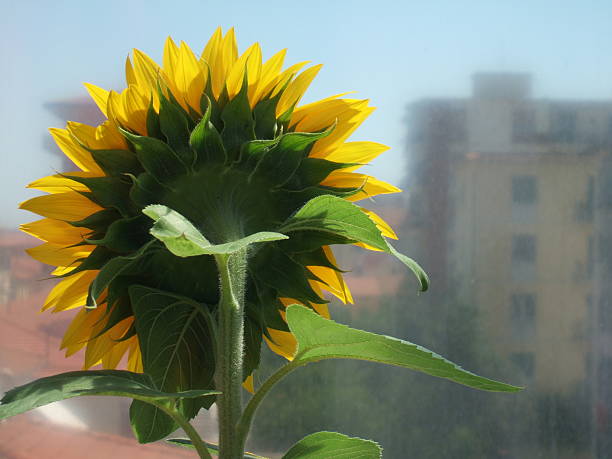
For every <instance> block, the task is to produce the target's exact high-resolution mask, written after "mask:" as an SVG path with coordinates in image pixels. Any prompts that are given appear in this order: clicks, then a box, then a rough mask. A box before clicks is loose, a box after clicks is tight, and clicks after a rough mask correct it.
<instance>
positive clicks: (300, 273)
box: [249, 248, 328, 304]
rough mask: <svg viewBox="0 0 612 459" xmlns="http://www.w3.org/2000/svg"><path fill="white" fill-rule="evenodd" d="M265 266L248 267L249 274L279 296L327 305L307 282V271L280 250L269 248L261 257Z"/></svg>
mask: <svg viewBox="0 0 612 459" xmlns="http://www.w3.org/2000/svg"><path fill="white" fill-rule="evenodd" d="M261 258H262V260H265V264H263V265H260V266H250V267H249V270H250V271H251V274H252V275H253V276H254V277H255V278H256V279H258V280H260V281H261V282H263V283H264V284H266V285H269V286H270V287H272V288H274V289H276V290H277V292H278V294H279V296H282V297H286V298H295V299H296V300H299V301H302V302H311V303H316V304H324V303H328V301H326V300H324V299H323V298H321V297H320V296H319V295H318V294H317V292H315V291H314V290H313V289H312V287H311V285H310V283H309V282H308V280H307V275H308V272H307V269H306V268H304V267H303V266H302V265H300V264H298V263H296V262H295V261H293V260H292V259H291V258H290V257H289V256H287V254H285V253H284V252H283V251H282V250H279V249H276V248H269V249H268V253H266V255H265V256H262V257H261Z"/></svg>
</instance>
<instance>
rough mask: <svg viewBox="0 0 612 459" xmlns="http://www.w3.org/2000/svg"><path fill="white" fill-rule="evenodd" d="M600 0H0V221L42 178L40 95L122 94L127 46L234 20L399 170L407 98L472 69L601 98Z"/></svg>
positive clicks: (611, 7) (450, 90)
mask: <svg viewBox="0 0 612 459" xmlns="http://www.w3.org/2000/svg"><path fill="white" fill-rule="evenodd" d="M610 24H612V2H609V1H607V2H606V1H601V2H587V1H582V2H578V1H565V2H564V1H554V2H553V1H531V2H529V1H513V2H510V1H507V2H506V1H470V2H457V1H428V2H425V1H384V0H383V1H376V2H372V1H355V0H352V1H344V0H338V1H333V0H329V1H309V2H277V1H274V2H268V1H257V2H253V1H225V2H218V1H217V2H207V1H199V2H196V1H179V0H174V1H165V2H162V1H143V0H137V1H130V0H123V1H114V0H108V1H105V2H82V1H54V2H48V3H47V2H34V1H23V0H22V1H20V2H15V3H14V2H9V1H7V0H1V1H0V30H2V31H3V40H2V41H1V42H0V57H2V63H3V65H2V72H0V88H2V102H1V103H0V126H2V129H3V131H4V132H3V135H2V136H0V149H1V151H2V161H3V166H2V168H1V172H0V174H1V177H0V179H1V180H0V192H1V193H0V210H1V211H2V212H1V214H0V215H2V217H1V218H0V227H14V226H15V225H16V224H18V223H20V222H25V221H30V220H32V219H33V218H32V216H31V215H29V214H28V213H27V212H23V211H18V210H17V209H16V206H17V204H18V202H20V201H22V200H24V199H26V198H27V197H29V196H33V195H35V194H36V192H32V191H31V190H25V189H24V188H23V187H24V185H25V184H26V183H28V182H29V181H32V180H33V179H35V178H37V177H40V176H43V175H47V174H49V173H52V172H53V171H54V169H55V168H57V167H58V162H57V160H56V159H55V158H54V157H53V156H52V155H50V154H49V153H47V152H46V151H45V149H44V147H43V139H44V136H45V133H46V129H47V127H50V126H55V127H62V126H63V124H64V123H63V121H62V120H59V119H57V118H56V117H55V116H54V115H52V114H50V113H49V112H48V111H47V110H46V109H45V108H44V107H43V104H44V103H45V102H49V101H54V100H62V99H67V98H75V97H79V96H85V94H86V93H85V90H84V88H83V86H82V83H83V82H85V81H88V82H92V83H95V84H98V85H100V86H103V87H110V88H115V89H121V88H122V84H123V63H124V60H125V57H126V55H127V54H128V53H129V52H130V49H131V48H134V47H136V48H139V49H141V50H143V51H145V52H147V53H148V54H149V55H151V57H153V58H154V59H156V60H159V58H160V57H161V51H162V48H163V43H164V40H165V38H166V36H168V35H171V36H172V37H173V38H174V39H175V40H177V41H178V40H184V41H186V42H187V43H189V44H190V46H191V47H192V48H193V49H194V50H197V51H200V50H201V48H202V46H203V45H204V43H205V42H206V41H207V40H208V38H209V36H210V35H211V33H212V32H213V30H214V29H215V28H216V27H217V26H218V25H221V26H223V27H224V29H227V28H229V27H231V26H234V27H235V28H236V32H237V36H238V43H239V47H240V50H241V51H242V50H244V49H245V48H246V47H247V46H248V45H249V44H251V43H252V42H254V41H259V42H260V44H261V45H262V48H263V52H264V57H266V56H270V55H272V54H273V53H274V52H275V51H277V50H279V49H281V48H288V49H289V52H288V58H287V62H288V63H293V62H297V61H301V60H311V61H312V62H313V63H322V64H324V68H323V70H322V71H321V73H320V74H319V76H318V77H317V79H316V80H315V82H314V83H313V85H312V86H311V89H310V90H309V92H308V93H307V95H306V99H305V100H306V101H308V100H316V99H318V98H322V97H326V96H328V95H331V94H335V93H339V92H345V91H357V96H359V97H363V98H370V99H371V101H372V104H373V105H374V106H377V107H378V110H377V111H376V112H375V113H374V114H373V115H372V116H371V118H370V119H369V120H368V121H366V123H365V124H364V125H363V126H362V128H361V129H360V130H359V131H358V132H357V133H356V134H355V136H354V137H353V139H354V140H365V139H367V140H375V141H379V142H382V143H386V144H388V145H390V146H391V147H392V150H391V151H390V152H388V153H386V154H385V155H383V156H382V157H381V158H379V159H378V160H377V161H375V163H374V164H373V165H372V166H371V167H370V168H369V171H368V172H369V173H370V174H372V175H375V176H378V177H379V178H382V179H385V180H388V181H391V182H394V183H398V182H399V181H400V180H401V179H402V176H403V174H404V172H405V165H404V159H403V157H404V155H405V151H406V150H405V147H404V138H405V135H406V130H407V125H406V121H405V111H406V105H407V104H408V103H410V102H412V101H415V100H418V99H419V98H424V97H439V96H466V95H468V94H469V92H470V76H471V74H472V73H474V72H475V71H526V72H530V73H532V74H533V75H534V95H535V96H536V97H550V98H567V99H574V98H588V99H612V53H611V52H610V50H611V49H612V46H611V45H612V31H611V29H610Z"/></svg>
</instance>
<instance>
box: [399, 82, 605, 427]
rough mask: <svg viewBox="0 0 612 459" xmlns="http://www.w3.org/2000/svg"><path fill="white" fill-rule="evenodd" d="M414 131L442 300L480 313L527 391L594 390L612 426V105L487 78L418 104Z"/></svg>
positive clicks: (419, 234)
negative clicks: (467, 89)
mask: <svg viewBox="0 0 612 459" xmlns="http://www.w3.org/2000/svg"><path fill="white" fill-rule="evenodd" d="M408 125H409V129H410V132H409V139H408V144H409V152H410V155H409V161H410V166H409V170H410V175H409V177H410V185H411V187H410V189H411V197H410V206H409V208H410V219H409V221H408V224H409V232H410V234H411V237H412V240H413V241H414V242H415V244H416V245H417V247H418V250H417V253H416V254H415V255H418V257H417V259H419V261H421V262H422V263H423V265H424V267H425V268H426V271H428V273H429V274H430V276H431V278H432V285H433V286H434V288H433V290H432V292H431V295H432V298H436V297H440V296H448V295H451V296H453V297H456V298H463V299H466V300H467V301H470V302H472V303H474V304H475V305H477V307H478V308H479V310H480V311H481V312H482V315H483V318H484V320H485V322H486V323H487V324H488V327H487V329H488V330H490V331H491V332H490V335H491V337H492V341H491V342H492V343H494V345H495V346H496V347H497V348H498V349H497V350H498V351H499V352H500V353H501V354H502V355H503V356H505V357H507V358H508V360H510V361H512V362H514V365H515V369H516V370H517V371H518V372H519V373H520V374H522V379H523V382H524V383H526V384H527V385H529V386H531V387H535V388H537V390H540V391H544V392H549V393H564V392H567V391H570V390H575V389H576V388H577V387H579V388H582V389H584V390H587V391H588V392H589V394H590V396H591V399H592V405H593V419H595V422H597V423H598V424H601V425H608V424H609V421H608V416H609V415H608V412H609V411H610V409H612V389H611V388H610V384H609V381H610V378H611V377H612V303H611V300H610V298H612V295H611V294H612V291H611V290H612V155H611V151H612V148H611V147H612V100H610V101H569V100H550V99H536V98H533V97H532V96H531V77H530V75H528V74H520V73H514V74H511V73H500V74H495V73H486V74H476V75H475V76H474V77H473V93H472V96H471V97H469V98H461V99H459V98H457V99H450V98H444V99H425V100H421V101H419V102H416V103H414V104H412V105H411V106H410V107H409V123H408ZM418 252H420V253H418ZM412 253H413V254H414V250H413V251H412ZM610 414H611V415H612V412H611V413H610Z"/></svg>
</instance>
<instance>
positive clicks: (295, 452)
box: [282, 432, 382, 459]
mask: <svg viewBox="0 0 612 459" xmlns="http://www.w3.org/2000/svg"><path fill="white" fill-rule="evenodd" d="M381 457H382V449H381V448H380V446H378V444H376V443H375V442H373V441H371V440H364V439H362V438H354V437H347V436H346V435H342V434H339V433H336V432H317V433H314V434H311V435H308V436H306V437H304V438H302V439H301V440H300V441H298V442H297V443H296V444H295V445H293V446H292V447H291V449H290V450H289V451H287V453H286V454H285V455H284V456H283V458H282V459H332V458H347V459H348V458H359V459H379V458H381Z"/></svg>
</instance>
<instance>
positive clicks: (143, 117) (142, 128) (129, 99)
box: [120, 86, 150, 135]
mask: <svg viewBox="0 0 612 459" xmlns="http://www.w3.org/2000/svg"><path fill="white" fill-rule="evenodd" d="M120 99H121V105H122V108H123V113H125V118H124V120H123V125H124V126H127V127H128V128H130V129H131V130H132V131H134V132H136V133H138V134H141V135H146V134H147V110H148V109H149V104H150V101H149V100H147V99H145V98H143V97H142V96H141V95H140V92H139V91H138V89H137V88H136V86H129V87H128V88H126V89H124V90H123V91H122V92H121V96H120Z"/></svg>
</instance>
